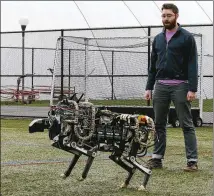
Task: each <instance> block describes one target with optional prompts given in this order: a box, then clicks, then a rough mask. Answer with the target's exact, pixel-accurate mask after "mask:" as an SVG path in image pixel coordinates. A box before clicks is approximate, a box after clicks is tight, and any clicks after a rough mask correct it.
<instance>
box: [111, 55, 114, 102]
mask: <svg viewBox="0 0 214 196" xmlns="http://www.w3.org/2000/svg"><path fill="white" fill-rule="evenodd" d="M111 71H112V73H111V99H112V100H113V99H114V51H112V63H111Z"/></svg>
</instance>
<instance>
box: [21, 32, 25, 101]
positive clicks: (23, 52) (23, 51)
mask: <svg viewBox="0 0 214 196" xmlns="http://www.w3.org/2000/svg"><path fill="white" fill-rule="evenodd" d="M24 75H25V31H24V30H23V31H22V76H24ZM24 87H25V80H24V77H22V103H24Z"/></svg>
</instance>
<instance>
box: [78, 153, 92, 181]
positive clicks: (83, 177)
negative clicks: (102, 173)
mask: <svg viewBox="0 0 214 196" xmlns="http://www.w3.org/2000/svg"><path fill="white" fill-rule="evenodd" d="M93 160H94V157H91V156H89V157H88V159H87V162H86V165H85V168H84V170H83V173H82V179H80V180H84V179H85V178H86V177H87V175H88V172H89V169H90V168H91V165H92V163H93Z"/></svg>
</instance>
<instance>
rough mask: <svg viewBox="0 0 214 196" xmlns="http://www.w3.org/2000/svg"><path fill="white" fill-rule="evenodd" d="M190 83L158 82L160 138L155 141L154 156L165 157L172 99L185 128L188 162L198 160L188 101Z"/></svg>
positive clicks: (155, 98)
mask: <svg viewBox="0 0 214 196" xmlns="http://www.w3.org/2000/svg"><path fill="white" fill-rule="evenodd" d="M187 92H188V84H187V83H182V84H179V85H176V86H169V85H163V84H160V83H158V82H156V85H155V89H154V95H153V108H154V114H155V120H154V121H155V128H156V133H157V136H158V139H157V140H156V141H155V145H154V151H153V155H152V158H157V159H163V158H164V154H165V150H166V124H167V116H168V112H169V108H170V103H171V101H172V102H173V103H174V106H175V110H176V113H177V116H178V119H179V122H180V125H181V128H182V129H183V134H184V142H185V149H186V158H187V162H189V161H196V162H197V161H198V153H197V140H196V134H195V128H194V125H193V121H192V115H191V104H190V102H189V101H187Z"/></svg>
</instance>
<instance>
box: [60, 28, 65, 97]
mask: <svg viewBox="0 0 214 196" xmlns="http://www.w3.org/2000/svg"><path fill="white" fill-rule="evenodd" d="M63 36H64V30H61V93H60V100H62V99H63V87H64V83H63V77H64V73H63V71H64V45H63Z"/></svg>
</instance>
